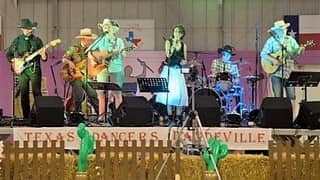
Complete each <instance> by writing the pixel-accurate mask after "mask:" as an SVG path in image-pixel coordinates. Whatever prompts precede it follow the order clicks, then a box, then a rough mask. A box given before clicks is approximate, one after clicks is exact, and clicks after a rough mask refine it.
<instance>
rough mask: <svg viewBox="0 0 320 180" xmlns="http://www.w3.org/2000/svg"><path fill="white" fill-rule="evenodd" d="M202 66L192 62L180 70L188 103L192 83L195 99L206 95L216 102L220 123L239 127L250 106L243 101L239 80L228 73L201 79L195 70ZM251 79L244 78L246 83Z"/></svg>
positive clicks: (242, 90) (249, 77)
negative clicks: (219, 111) (186, 89)
mask: <svg viewBox="0 0 320 180" xmlns="http://www.w3.org/2000/svg"><path fill="white" fill-rule="evenodd" d="M202 66H203V64H201V63H199V62H198V61H195V60H193V61H190V62H189V63H188V64H187V66H184V67H183V68H182V72H183V73H185V78H186V84H187V87H188V94H189V97H190V102H191V101H192V99H191V84H192V83H194V85H195V91H194V93H195V97H196V96H201V95H206V96H210V97H212V98H213V99H215V100H216V102H218V104H219V105H220V110H221V114H222V119H221V121H225V122H229V124H238V125H240V123H242V122H243V121H245V120H247V116H248V114H249V112H250V110H251V109H250V108H251V105H249V106H248V105H247V104H245V103H244V101H243V95H244V89H243V87H242V86H240V81H239V79H236V78H235V77H233V76H232V74H231V73H230V72H219V73H216V74H215V75H208V76H207V78H206V77H201V76H199V73H198V71H197V69H201V68H202ZM187 67H189V70H187V69H188V68H187ZM195 69H196V70H195ZM192 73H196V74H192ZM202 74H203V73H202ZM191 77H193V78H191ZM252 78H253V76H247V77H246V79H247V81H248V82H251V80H252ZM255 79H256V78H255ZM206 82H207V83H206Z"/></svg>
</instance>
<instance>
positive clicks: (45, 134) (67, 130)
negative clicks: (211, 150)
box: [13, 127, 271, 150]
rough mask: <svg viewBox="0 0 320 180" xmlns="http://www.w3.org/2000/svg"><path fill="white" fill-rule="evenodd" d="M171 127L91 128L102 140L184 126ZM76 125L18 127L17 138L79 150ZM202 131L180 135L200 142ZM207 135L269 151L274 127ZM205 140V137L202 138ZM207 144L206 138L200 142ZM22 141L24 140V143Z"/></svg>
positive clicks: (174, 133) (165, 133)
mask: <svg viewBox="0 0 320 180" xmlns="http://www.w3.org/2000/svg"><path fill="white" fill-rule="evenodd" d="M169 129H170V128H167V127H141V128H140V127H139V128H138V127H134V128H130V127H111V128H108V127H89V128H88V130H89V131H90V133H92V135H93V136H94V139H95V140H99V141H105V140H109V141H115V140H119V141H124V140H128V141H129V143H130V142H131V141H133V140H137V141H138V145H139V144H140V143H139V142H140V141H141V140H146V141H147V142H148V141H149V140H155V141H157V140H167V139H168V137H169V136H170V138H171V140H173V141H175V140H176V139H178V136H179V132H180V129H178V128H171V129H170V132H169ZM76 131H77V129H76V127H63V128H58V127H57V128H14V130H13V139H14V140H17V141H21V142H22V141H29V142H30V143H29V145H30V146H32V141H34V140H38V141H50V140H64V141H65V148H66V149H78V148H79V142H80V139H79V138H78V136H77V132H76ZM199 133H200V130H199V129H198V130H196V131H192V130H188V129H187V128H185V129H184V130H183V131H182V133H181V134H180V139H181V140H182V143H183V144H192V143H194V142H195V141H199V138H198V137H201V136H200V135H199ZM204 134H205V136H206V137H207V138H209V137H213V138H216V139H217V140H221V141H222V142H223V143H225V144H227V145H228V148H229V149H230V150H267V149H268V140H271V129H264V128H204ZM202 139H203V138H202ZM200 143H201V144H204V141H201V142H200ZM21 144H22V143H21Z"/></svg>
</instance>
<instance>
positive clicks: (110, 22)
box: [98, 18, 119, 33]
mask: <svg viewBox="0 0 320 180" xmlns="http://www.w3.org/2000/svg"><path fill="white" fill-rule="evenodd" d="M105 26H111V28H112V29H113V32H114V33H116V32H118V31H119V24H118V23H117V22H116V21H115V20H112V19H108V18H105V19H104V20H103V22H102V24H98V27H99V28H101V29H103V27H105Z"/></svg>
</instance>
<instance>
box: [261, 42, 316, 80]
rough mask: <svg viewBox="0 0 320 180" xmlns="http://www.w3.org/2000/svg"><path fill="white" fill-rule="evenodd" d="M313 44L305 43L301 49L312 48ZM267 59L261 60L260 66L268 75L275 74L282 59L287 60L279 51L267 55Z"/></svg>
mask: <svg viewBox="0 0 320 180" xmlns="http://www.w3.org/2000/svg"><path fill="white" fill-rule="evenodd" d="M314 45H315V43H314V42H313V40H310V41H307V42H306V43H305V44H302V45H301V46H302V47H311V46H314ZM268 56H269V58H268V59H262V60H261V66H262V69H263V71H264V72H266V73H268V74H272V73H274V72H276V71H277V70H278V68H279V66H281V65H282V64H283V63H284V62H283V61H284V59H288V58H287V57H286V56H287V55H286V54H283V53H282V52H281V50H279V51H277V52H275V53H271V54H268Z"/></svg>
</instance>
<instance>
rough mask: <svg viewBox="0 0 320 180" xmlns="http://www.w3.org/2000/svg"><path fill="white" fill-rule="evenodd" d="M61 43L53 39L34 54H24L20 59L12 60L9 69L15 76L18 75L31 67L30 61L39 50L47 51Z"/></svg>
mask: <svg viewBox="0 0 320 180" xmlns="http://www.w3.org/2000/svg"><path fill="white" fill-rule="evenodd" d="M59 43H61V40H60V39H55V40H53V41H50V42H49V43H48V44H46V45H45V46H43V47H42V48H40V49H38V50H37V51H36V52H34V53H32V54H31V55H29V54H28V53H26V54H25V55H24V56H23V57H21V58H13V59H12V63H11V69H12V71H13V72H14V73H15V74H16V75H20V74H21V73H22V72H23V71H24V70H25V69H26V68H27V67H30V66H32V64H33V63H31V61H32V60H33V58H34V57H36V56H38V55H39V53H40V51H41V50H44V49H48V48H49V47H51V46H52V47H53V46H56V45H57V44H59Z"/></svg>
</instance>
